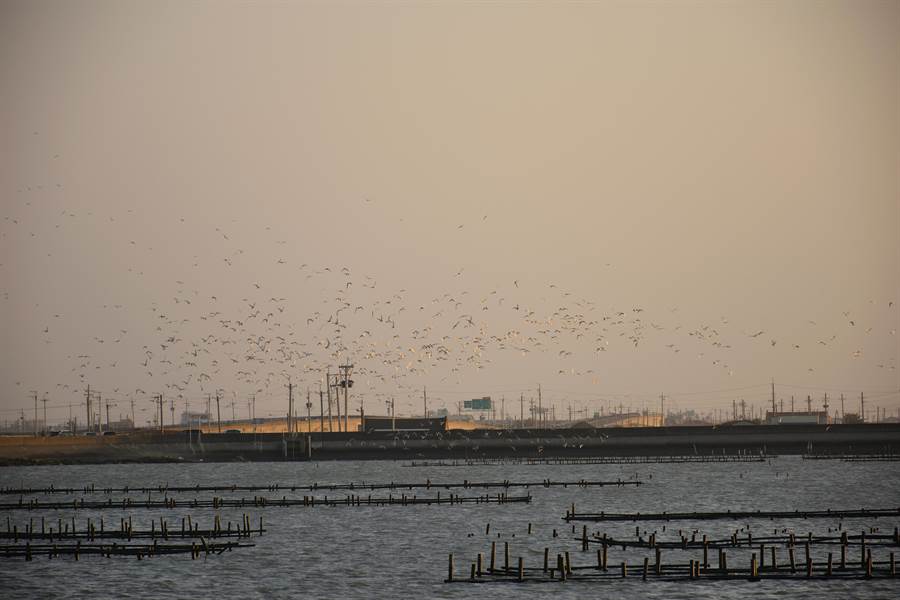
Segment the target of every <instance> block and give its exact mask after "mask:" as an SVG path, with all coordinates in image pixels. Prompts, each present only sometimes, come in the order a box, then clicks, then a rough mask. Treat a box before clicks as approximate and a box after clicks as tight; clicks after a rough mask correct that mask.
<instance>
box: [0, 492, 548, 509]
mask: <svg viewBox="0 0 900 600" xmlns="http://www.w3.org/2000/svg"><path fill="white" fill-rule="evenodd" d="M528 502H531V495H530V494H529V495H527V496H509V495H507V494H485V495H483V496H459V495H455V494H448V495H446V496H441V494H440V492H438V494H437V496H432V497H421V496H406V495H401V496H393V495H390V496H387V497H380V498H379V497H373V496H371V495H370V496H356V495H352V494H351V495H348V496H344V497H342V498H340V497H339V498H334V497H332V498H329V497H328V496H325V497H323V498H316V497H315V496H303V497H302V498H288V497H287V496H282V497H281V498H266V497H264V496H254V497H252V498H218V497H213V498H192V499H176V498H161V499H159V500H151V499H147V500H139V499H136V498H122V499H118V500H115V501H113V499H112V498H110V499H109V500H107V501H106V502H103V501H94V500H88V501H86V500H85V499H84V498H80V499H76V500H70V501H45V500H24V499H19V501H18V502H8V503H0V511H5V510H6V511H8V510H50V509H75V510H79V509H89V510H104V509H139V508H148V509H150V508H169V509H173V508H213V509H217V508H247V507H251V506H252V507H267V506H273V507H274V506H277V507H289V506H309V507H313V506H412V505H419V504H424V505H432V504H447V505H453V504H513V503H528Z"/></svg>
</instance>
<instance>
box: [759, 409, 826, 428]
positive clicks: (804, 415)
mask: <svg viewBox="0 0 900 600" xmlns="http://www.w3.org/2000/svg"><path fill="white" fill-rule="evenodd" d="M788 424H790V425H796V424H801V425H828V413H827V412H825V411H824V410H814V411H798V412H770V411H766V425H788Z"/></svg>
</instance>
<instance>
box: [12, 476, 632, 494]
mask: <svg viewBox="0 0 900 600" xmlns="http://www.w3.org/2000/svg"><path fill="white" fill-rule="evenodd" d="M642 483H643V482H642V481H637V480H632V479H629V480H622V479H616V480H609V481H589V480H586V479H578V480H572V481H554V480H552V479H544V480H541V481H510V480H504V481H468V480H464V481H461V482H437V481H430V480H429V481H425V482H416V483H409V482H394V481H391V482H389V483H364V482H363V483H312V484H307V485H291V484H288V485H284V484H278V483H274V484H268V485H194V486H176V485H159V486H151V487H146V486H145V487H140V486H125V487H97V486H95V485H93V484H92V485H89V486H84V487H83V488H74V487H56V486H52V485H51V486H50V487H45V488H3V489H0V495H7V496H9V495H16V496H31V495H39V494H40V495H51V494H62V495H75V494H94V493H102V494H128V493H135V494H149V493H160V494H164V493H176V492H194V493H200V492H259V491H264V492H279V491H291V492H296V491H310V492H315V491H337V490H371V491H375V490H412V489H426V490H430V489H444V490H449V489H475V488H504V489H509V488H530V487H543V488H551V487H563V488H566V487H582V488H586V487H603V486H619V487H621V486H625V485H641V484H642Z"/></svg>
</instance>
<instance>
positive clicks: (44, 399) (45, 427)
mask: <svg viewBox="0 0 900 600" xmlns="http://www.w3.org/2000/svg"><path fill="white" fill-rule="evenodd" d="M41 402H43V403H44V433H46V432H47V394H44V397H43V398H41Z"/></svg>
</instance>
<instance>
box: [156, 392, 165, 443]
mask: <svg viewBox="0 0 900 600" xmlns="http://www.w3.org/2000/svg"><path fill="white" fill-rule="evenodd" d="M157 398H158V399H159V432H160V433H163V431H165V425H164V424H163V395H162V394H159V395H158V396H157Z"/></svg>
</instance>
